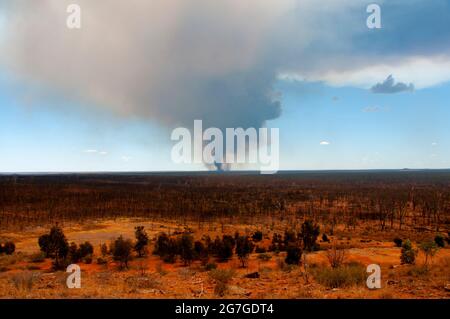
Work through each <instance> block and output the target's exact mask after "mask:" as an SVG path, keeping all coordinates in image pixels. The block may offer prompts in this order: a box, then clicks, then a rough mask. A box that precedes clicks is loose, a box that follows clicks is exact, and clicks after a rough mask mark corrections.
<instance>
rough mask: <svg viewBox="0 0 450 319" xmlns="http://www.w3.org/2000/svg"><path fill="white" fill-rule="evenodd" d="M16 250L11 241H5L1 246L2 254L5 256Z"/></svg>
mask: <svg viewBox="0 0 450 319" xmlns="http://www.w3.org/2000/svg"><path fill="white" fill-rule="evenodd" d="M15 250H16V245H15V244H14V243H13V242H12V241H7V242H6V243H5V245H4V246H3V252H4V253H5V254H7V255H12V254H13V253H14V251H15Z"/></svg>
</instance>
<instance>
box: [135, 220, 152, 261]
mask: <svg viewBox="0 0 450 319" xmlns="http://www.w3.org/2000/svg"><path fill="white" fill-rule="evenodd" d="M134 235H135V237H136V243H135V244H134V250H135V251H136V252H137V253H138V256H139V257H144V256H145V254H146V248H147V245H148V241H149V240H148V235H147V232H146V231H145V229H144V226H136V227H135V231H134Z"/></svg>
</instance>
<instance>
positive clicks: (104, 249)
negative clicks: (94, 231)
mask: <svg viewBox="0 0 450 319" xmlns="http://www.w3.org/2000/svg"><path fill="white" fill-rule="evenodd" d="M100 253H101V254H102V257H106V256H107V255H109V253H110V252H109V250H108V245H106V244H105V243H103V244H100Z"/></svg>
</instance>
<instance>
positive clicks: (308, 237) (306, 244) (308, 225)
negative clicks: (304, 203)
mask: <svg viewBox="0 0 450 319" xmlns="http://www.w3.org/2000/svg"><path fill="white" fill-rule="evenodd" d="M319 234H320V227H319V225H317V224H314V223H313V222H312V221H310V220H306V221H305V222H304V223H303V224H302V229H301V232H300V234H299V235H300V237H301V239H302V241H303V249H304V250H306V251H314V250H319V245H318V244H317V243H316V240H317V237H318V236H319Z"/></svg>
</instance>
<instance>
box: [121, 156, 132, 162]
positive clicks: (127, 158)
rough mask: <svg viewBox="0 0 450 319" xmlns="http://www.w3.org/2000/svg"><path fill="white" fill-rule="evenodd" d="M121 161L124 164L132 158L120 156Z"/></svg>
mask: <svg viewBox="0 0 450 319" xmlns="http://www.w3.org/2000/svg"><path fill="white" fill-rule="evenodd" d="M121 159H122V161H124V162H129V161H130V160H131V159H132V157H130V156H122V157H121Z"/></svg>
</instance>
